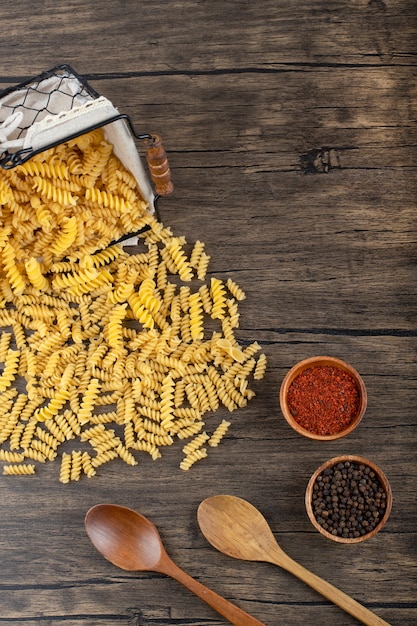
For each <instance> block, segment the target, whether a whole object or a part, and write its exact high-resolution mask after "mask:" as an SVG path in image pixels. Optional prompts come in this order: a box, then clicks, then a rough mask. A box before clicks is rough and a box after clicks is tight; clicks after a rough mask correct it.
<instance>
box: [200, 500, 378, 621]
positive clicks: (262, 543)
mask: <svg viewBox="0 0 417 626" xmlns="http://www.w3.org/2000/svg"><path fill="white" fill-rule="evenodd" d="M197 518H198V523H199V525H200V528H201V531H202V533H203V535H204V536H205V538H206V539H207V541H209V543H211V544H212V545H213V546H214V547H215V548H217V550H220V552H223V553H224V554H227V555H228V556H232V557H234V558H235V559H243V560H245V561H265V562H267V563H273V564H274V565H278V566H279V567H282V568H284V569H285V570H287V571H288V572H291V573H292V574H294V575H295V576H297V577H298V578H299V579H300V580H303V581H304V582H305V583H307V585H310V587H312V588H313V589H315V590H316V591H318V592H319V593H321V594H322V595H323V596H324V597H325V598H327V599H328V600H331V601H332V602H334V603H335V604H337V605H338V606H339V607H340V608H342V609H344V610H345V611H346V612H347V613H350V614H351V615H353V617H356V619H358V620H359V621H360V622H363V623H364V624H367V626H389V624H388V622H385V621H384V620H383V619H381V618H380V617H378V616H377V615H375V613H372V611H369V609H367V608H365V607H364V606H363V605H362V604H359V602H356V600H354V599H353V598H351V597H350V596H348V595H346V594H345V593H343V591H340V590H339V589H337V588H336V587H334V586H333V585H331V584H330V583H328V582H326V581H325V580H323V579H322V578H319V577H318V576H316V575H315V574H313V573H312V572H309V571H308V570H307V569H305V568H304V567H303V566H302V565H299V563H297V562H296V561H293V559H291V558H290V557H289V556H287V555H286V554H285V552H284V551H283V550H282V549H281V548H280V547H279V545H278V543H277V542H276V540H275V537H274V535H273V534H272V531H271V529H270V527H269V526H268V522H267V521H266V520H265V518H264V517H263V515H262V514H261V513H260V512H259V511H258V509H256V508H255V507H254V506H253V505H252V504H250V503H249V502H247V501H246V500H242V499H241V498H237V497H235V496H225V495H221V496H213V497H211V498H207V499H206V500H203V502H202V503H201V504H200V506H199V507H198V512H197Z"/></svg>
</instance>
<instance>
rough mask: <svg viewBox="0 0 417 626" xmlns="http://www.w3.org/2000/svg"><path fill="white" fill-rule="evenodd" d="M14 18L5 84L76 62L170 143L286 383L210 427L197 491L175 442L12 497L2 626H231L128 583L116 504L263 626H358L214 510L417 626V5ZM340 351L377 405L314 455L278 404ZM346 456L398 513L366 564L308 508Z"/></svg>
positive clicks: (262, 6)
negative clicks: (204, 527) (386, 483)
mask: <svg viewBox="0 0 417 626" xmlns="http://www.w3.org/2000/svg"><path fill="white" fill-rule="evenodd" d="M0 18H1V23H2V37H1V39H0V52H1V56H2V65H1V69H0V87H6V86H7V85H11V84H15V83H16V82H18V81H20V80H21V79H23V78H28V77H30V76H34V75H36V74H37V73H39V72H41V71H43V70H46V69H49V68H50V67H52V66H54V65H56V64H57V63H60V62H66V63H69V64H71V65H73V67H74V68H75V69H76V70H77V71H78V72H80V73H82V74H86V75H87V76H88V79H89V81H90V83H91V84H92V86H93V87H94V88H95V89H97V91H99V92H100V93H102V94H103V95H105V96H107V97H108V98H110V99H111V100H112V101H113V102H114V104H115V105H116V106H118V107H119V109H120V110H121V111H122V112H124V113H128V114H129V115H130V116H131V118H132V120H133V122H134V124H135V126H136V127H137V129H138V130H139V131H140V132H148V131H156V132H160V133H161V134H162V135H163V137H164V140H165V146H166V148H167V151H168V156H169V161H170V165H171V170H172V176H173V180H174V184H175V193H174V194H173V195H172V196H170V197H167V198H161V199H160V200H159V202H158V206H159V209H160V213H161V217H162V220H163V222H164V224H166V225H167V226H170V227H171V228H172V230H173V231H174V233H175V234H178V235H184V236H186V238H187V241H188V242H189V244H190V245H191V244H192V243H194V241H195V240H197V239H200V240H203V241H205V243H206V250H207V252H208V253H209V254H210V255H211V264H210V267H209V274H208V276H209V277H211V276H218V277H223V278H226V277H228V276H231V277H232V278H234V279H235V280H236V282H238V284H239V285H240V286H242V287H243V288H244V290H245V291H246V294H247V298H246V300H244V301H243V302H241V303H240V306H239V310H240V312H241V318H240V328H239V329H238V330H237V332H236V336H237V337H238V339H239V341H241V342H242V343H244V344H247V343H250V342H252V341H255V340H256V341H258V342H259V343H260V344H261V345H262V347H263V350H264V351H265V353H266V354H267V356H268V363H269V367H268V370H267V374H266V376H265V378H264V379H263V380H262V381H257V382H256V383H253V385H252V387H253V389H254V390H255V391H256V397H255V398H254V399H253V400H252V401H251V402H250V403H249V405H248V406H247V407H245V408H244V409H241V410H239V411H237V412H235V413H233V414H230V413H229V412H228V411H227V410H226V409H224V408H223V409H220V410H219V411H218V412H216V413H215V414H208V415H207V427H208V428H212V427H213V426H214V425H216V424H217V423H218V422H219V421H220V420H221V419H222V418H223V417H224V418H226V419H230V420H231V422H232V426H231V429H230V432H229V434H228V435H227V438H226V440H225V441H224V442H223V444H222V445H221V446H219V447H218V448H217V449H213V450H212V451H211V453H210V455H209V457H208V459H206V460H205V461H204V462H201V463H199V464H197V465H196V466H195V467H194V468H192V470H190V471H189V472H182V471H181V470H180V469H179V467H178V465H179V461H180V459H181V458H182V455H181V442H176V445H174V446H172V447H171V448H169V449H166V450H164V454H163V457H162V459H160V460H159V461H157V462H154V461H152V460H151V459H150V457H148V456H147V455H144V456H143V457H141V458H140V463H139V465H138V466H137V467H133V468H132V467H129V466H127V465H125V464H124V463H122V462H121V461H120V462H114V463H109V464H107V465H106V466H103V467H102V468H100V471H99V472H98V475H97V476H96V477H94V478H92V479H91V480H88V479H86V478H85V479H84V480H80V481H79V482H77V483H72V484H69V485H62V484H61V483H59V481H58V473H59V461H58V460H57V461H56V462H53V463H46V464H44V465H42V466H41V467H39V469H38V473H37V475H36V476H35V477H21V478H20V477H19V478H14V477H6V476H4V477H1V479H0V483H1V488H2V491H1V493H2V505H3V507H2V517H1V522H0V529H1V533H0V535H1V536H0V558H1V563H2V567H1V568H0V592H1V601H0V624H9V623H19V624H25V625H27V626H34V625H35V624H45V625H46V624H47V625H48V626H58V625H60V624H62V623H64V622H65V623H69V624H74V626H82V625H84V624H88V625H89V626H110V624H118V623H120V624H133V625H135V626H138V625H140V626H155V625H158V626H162V625H163V624H167V625H168V624H169V625H170V626H172V625H174V624H178V625H185V624H188V625H195V626H197V625H198V626H202V625H204V624H207V625H208V624H211V625H219V626H220V624H223V623H224V620H222V619H220V618H219V617H218V616H217V615H216V614H215V613H214V612H213V611H212V610H211V609H210V608H208V607H206V606H205V605H204V604H203V603H202V602H201V601H200V600H199V599H198V598H194V597H193V596H191V595H190V594H189V592H188V591H187V590H185V589H182V588H181V587H180V586H179V585H178V584H177V583H176V582H174V581H171V580H168V579H166V578H164V577H163V576H158V575H153V574H147V573H141V574H138V575H137V576H135V575H133V574H129V573H126V572H122V571H119V570H117V569H116V568H115V567H113V566H112V565H111V564H109V563H107V562H106V561H105V560H104V559H103V558H102V557H101V556H100V555H99V554H98V553H97V552H96V551H95V549H94V548H93V546H92V545H91V544H90V542H89V540H88V538H87V536H86V534H85V531H84V525H83V523H84V515H85V513H86V511H87V510H88V508H89V507H90V506H92V505H94V504H96V503H98V502H101V501H107V502H110V501H114V502H117V503H119V504H124V505H126V506H131V507H133V508H136V509H137V510H139V511H141V512H142V513H144V514H145V515H147V516H148V517H149V518H150V519H152V521H154V523H155V524H156V525H157V526H158V528H159V530H160V532H161V535H162V537H163V540H164V542H165V544H166V547H167V550H168V552H169V553H170V555H171V556H172V557H173V558H174V560H175V561H176V562H177V563H178V565H180V566H181V567H184V569H186V571H188V572H189V573H190V574H191V575H193V576H195V577H196V578H198V579H199V580H200V581H201V582H203V583H205V584H207V585H208V586H209V587H211V588H213V589H214V590H216V591H217V592H219V593H221V594H223V595H224V596H225V597H227V598H229V599H230V600H232V601H234V602H236V603H237V604H238V605H239V606H241V607H242V608H244V609H246V610H247V611H249V612H251V613H253V614H254V615H255V616H256V617H257V618H258V619H260V620H262V621H264V622H265V624H274V623H283V624H287V625H288V626H292V625H294V626H295V625H298V624H299V623H300V621H305V622H306V623H313V624H315V623H317V624H323V626H331V625H333V624H335V623H343V624H346V626H348V625H349V624H352V626H353V624H354V623H356V622H355V620H353V618H350V617H349V616H347V615H344V614H343V613H342V612H341V611H340V610H339V609H338V608H337V607H334V606H332V605H331V604H330V603H328V602H327V601H325V600H324V599H322V598H321V597H320V596H318V595H317V594H316V593H315V592H314V591H313V590H311V589H309V588H308V587H306V586H305V585H304V584H303V583H301V582H299V581H297V580H295V579H294V578H293V577H291V575H290V574H287V573H285V572H283V571H280V570H278V569H277V568H274V567H273V566H271V565H268V564H263V563H243V562H240V561H236V560H233V559H230V558H228V557H226V556H224V555H222V554H220V553H218V552H217V551H216V550H214V549H213V548H211V547H210V546H209V545H208V544H207V542H206V541H205V539H204V537H203V536H202V534H201V532H200V531H199V528H198V525H197V521H196V510H197V506H198V504H199V503H200V501H201V500H202V499H203V498H205V497H208V496H210V495H214V494H216V493H231V494H234V495H238V496H240V497H244V498H247V499H248V500H249V501H251V502H253V504H255V505H256V506H258V507H259V509H260V510H261V511H262V512H263V514H264V515H265V517H266V518H267V520H268V521H269V523H270V525H271V528H272V530H273V532H274V534H275V536H276V537H277V539H278V541H279V542H280V544H281V545H282V547H283V548H284V549H285V550H286V551H287V552H288V554H289V555H290V556H292V557H293V558H294V559H296V560H298V561H300V563H302V564H303V565H304V566H305V567H307V568H309V569H311V570H312V571H314V572H315V573H317V574H318V575H320V576H322V577H323V578H325V579H327V580H329V582H332V583H333V584H334V585H336V586H338V587H340V588H341V589H343V590H344V591H345V592H347V593H349V594H351V595H352V596H353V597H355V598H356V599H357V600H358V601H360V602H362V603H364V604H365V605H366V606H368V607H369V608H370V609H371V610H373V611H375V612H376V613H377V614H378V615H380V616H381V617H383V618H384V619H385V620H387V621H388V622H390V623H392V624H398V625H399V624H401V625H404V626H411V625H412V624H415V622H416V619H417V604H416V590H417V568H416V563H417V553H416V545H417V542H416V526H417V508H416V495H417V490H416V484H417V467H416V464H415V449H416V444H417V434H416V433H417V431H416V414H415V397H416V387H417V383H416V376H415V351H416V335H417V332H416V325H415V320H416V314H417V303H416V297H415V294H416V292H417V285H416V272H415V256H416V220H415V199H416V196H417V194H416V182H415V171H416V151H415V144H416V124H415V119H416V98H415V96H416V91H415V87H414V84H415V75H416V72H415V33H416V26H417V9H416V5H415V3H414V2H412V1H411V0H392V1H391V2H389V3H388V2H384V1H383V0H370V1H369V2H366V1H365V0H363V1H362V0H350V1H349V2H347V3H346V2H340V1H338V0H330V1H328V2H325V3H324V2H318V3H317V2H316V3H314V5H313V4H311V3H308V2H299V3H294V2H292V1H291V0H283V1H281V2H279V3H277V2H275V1H274V0H262V1H261V2H258V3H251V2H245V1H240V2H231V3H224V2H222V1H220V0H215V1H213V2H204V1H202V0H193V1H192V2H182V1H177V0H175V1H173V2H155V1H153V2H149V1H148V0H146V1H141V2H140V3H139V2H134V1H133V0H127V2H123V3H121V2H110V1H107V0H104V2H101V3H100V4H97V3H93V2H83V3H81V2H80V1H79V0H69V1H68V2H66V3H65V4H63V3H59V2H52V1H51V0H45V1H44V2H42V3H33V2H31V3H29V2H20V3H12V2H11V1H10V0H4V2H2V4H1V6H0ZM138 147H139V149H140V150H141V149H142V147H141V146H138ZM320 353H321V354H333V355H335V356H339V357H340V358H344V359H346V360H347V361H349V362H351V363H352V364H353V365H354V366H355V367H356V368H357V369H358V370H359V371H360V373H361V374H362V376H363V377H364V380H365V382H366V385H367V389H368V408H367V411H366V414H365V417H364V419H363V421H362V423H361V424H360V426H359V427H358V429H357V430H356V431H355V432H354V433H352V434H351V435H350V436H349V437H347V438H346V439H343V440H341V441H336V442H331V443H330V442H329V443H328V444H326V445H323V444H320V443H317V442H313V441H310V440H307V439H304V438H302V437H300V436H298V435H296V434H295V433H294V432H293V431H292V430H291V429H290V428H289V427H288V425H287V424H286V422H285V421H284V419H283V417H282V415H281V413H280V409H279V401H278V393H279V387H280V384H281V381H282V379H283V377H284V375H285V373H286V371H287V370H288V369H289V368H290V367H291V366H292V365H293V364H294V363H295V362H296V361H298V360H299V359H302V358H305V357H308V356H313V355H315V354H320ZM75 445H79V442H78V441H74V442H66V443H65V444H64V446H63V447H62V450H61V449H60V453H61V452H62V451H63V450H70V449H72V446H75ZM343 452H356V453H359V454H362V455H364V456H368V457H369V458H372V459H373V460H374V461H376V462H377V463H379V464H380V465H381V467H382V468H383V469H384V471H385V472H386V474H387V475H388V477H389V480H390V482H391V485H392V489H393V493H394V507H393V511H392V514H391V517H390V519H389V522H388V524H387V525H386V527H385V528H384V531H383V532H382V533H381V534H379V535H377V536H376V537H374V538H373V539H372V540H370V541H369V542H365V543H363V544H360V545H355V546H348V547H347V548H349V549H348V550H345V549H343V547H342V546H340V545H338V544H333V542H328V541H326V540H324V539H323V538H322V537H320V536H319V535H318V534H317V533H316V532H315V531H314V530H313V528H312V527H311V525H310V523H309V521H308V518H307V516H306V513H305V509H304V492H305V488H306V484H307V481H308V478H309V476H310V475H311V473H312V472H313V471H314V470H315V469H316V467H317V466H318V465H319V464H321V463H322V462H323V461H324V460H326V459H327V458H330V457H331V456H335V455H337V454H340V453H343Z"/></svg>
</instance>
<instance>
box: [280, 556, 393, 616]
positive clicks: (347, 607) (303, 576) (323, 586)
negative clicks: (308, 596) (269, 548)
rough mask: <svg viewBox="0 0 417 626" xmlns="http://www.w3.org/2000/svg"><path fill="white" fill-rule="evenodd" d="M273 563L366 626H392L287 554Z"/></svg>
mask: <svg viewBox="0 0 417 626" xmlns="http://www.w3.org/2000/svg"><path fill="white" fill-rule="evenodd" d="M272 562H273V563H275V565H279V566H280V567H283V568H284V569H286V570H287V571H288V572H291V573H292V574H294V575H295V576H296V577H297V578H299V579H300V580H302V581H303V582H305V583H307V585H309V586H310V587H312V588H313V589H315V590H316V591H318V593H320V594H321V595H322V596H324V597H325V598H327V599H328V600H331V601H332V602H333V603H334V604H336V605H337V606H339V607H340V608H341V609H343V610H344V611H346V613H349V614H350V615H353V617H355V618H356V619H357V620H359V621H360V622H362V623H363V624H366V626H390V624H389V623H388V622H385V621H384V620H383V619H382V618H381V617H378V615H375V613H373V612H372V611H370V610H369V609H367V608H366V607H364V606H363V604H360V603H359V602H357V601H356V600H354V599H353V598H351V597H350V596H348V595H347V594H346V593H344V592H343V591H340V589H338V588H337V587H334V586H333V585H331V584H330V583H328V582H326V581H325V580H323V578H320V577H319V576H317V575H316V574H313V572H310V571H309V570H307V569H306V568H305V567H303V566H302V565H300V563H297V561H294V560H293V559H292V558H291V557H289V556H287V555H286V554H285V553H282V552H281V551H280V552H279V556H278V558H277V559H276V560H274V561H272Z"/></svg>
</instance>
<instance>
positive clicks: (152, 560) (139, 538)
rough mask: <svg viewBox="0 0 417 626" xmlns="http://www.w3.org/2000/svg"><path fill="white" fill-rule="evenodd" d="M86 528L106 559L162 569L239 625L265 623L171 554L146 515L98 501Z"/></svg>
mask: <svg viewBox="0 0 417 626" xmlns="http://www.w3.org/2000/svg"><path fill="white" fill-rule="evenodd" d="M85 529H86V532H87V535H88V536H89V538H90V539H91V542H92V543H93V545H94V546H95V547H96V548H97V550H98V551H99V552H100V553H101V554H102V555H103V556H104V558H105V559H107V560H108V561H110V562H111V563H113V565H116V566H117V567H120V568H121V569H124V570H128V571H149V572H159V573H160V574H166V575H167V576H170V577H171V578H174V579H175V580H177V581H178V582H180V583H181V584H183V585H184V587H187V589H189V590H190V591H192V592H193V593H195V594H196V595H197V596H198V597H199V598H201V599H202V600H204V601H205V602H206V603H207V604H208V605H210V606H211V607H212V608H213V609H215V610H216V611H217V612H218V613H220V615H223V617H225V618H226V619H227V620H228V621H229V622H230V623H231V624H235V625H236V626H265V625H264V624H263V623H262V622H259V621H258V620H257V619H255V618H254V617H252V616H251V615H249V614H248V613H245V611H243V610H242V609H240V608H239V607H237V606H236V605H235V604H232V603H231V602H229V601H228V600H226V599H225V598H222V597H221V596H219V595H218V594H217V593H215V592H214V591H211V589H208V588H207V587H205V586H204V585H202V584H201V583H199V582H198V581H197V580H194V578H191V576H189V575H188V574H186V572H184V571H183V570H182V569H180V568H179V567H178V566H177V565H175V563H174V562H173V561H172V560H171V559H170V558H169V556H168V554H167V553H166V551H165V549H164V546H163V544H162V541H161V537H160V535H159V532H158V530H157V528H156V526H154V524H152V522H150V521H149V520H148V519H147V518H146V517H144V516H143V515H141V514H140V513H137V512H136V511H133V510H132V509H129V508H127V507H124V506H119V505H117V504H97V505H96V506H93V507H92V508H91V509H90V510H89V511H88V512H87V515H86V516H85Z"/></svg>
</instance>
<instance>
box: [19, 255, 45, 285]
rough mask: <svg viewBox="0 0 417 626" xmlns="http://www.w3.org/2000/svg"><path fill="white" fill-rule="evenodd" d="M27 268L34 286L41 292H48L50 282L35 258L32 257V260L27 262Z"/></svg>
mask: <svg viewBox="0 0 417 626" xmlns="http://www.w3.org/2000/svg"><path fill="white" fill-rule="evenodd" d="M25 268H26V273H27V276H28V278H29V280H30V282H31V283H32V285H33V286H34V287H36V289H39V290H40V291H48V289H49V281H48V280H47V278H45V276H44V275H43V273H42V269H41V265H40V263H39V262H38V261H37V260H36V259H35V258H34V257H30V259H28V260H27V261H26V263H25Z"/></svg>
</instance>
